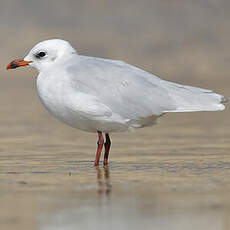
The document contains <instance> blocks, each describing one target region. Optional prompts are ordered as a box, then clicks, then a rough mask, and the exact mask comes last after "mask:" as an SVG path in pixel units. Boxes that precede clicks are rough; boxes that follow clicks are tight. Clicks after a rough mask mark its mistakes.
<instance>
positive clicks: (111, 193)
mask: <svg viewBox="0 0 230 230" xmlns="http://www.w3.org/2000/svg"><path fill="white" fill-rule="evenodd" d="M20 80H23V78H21V79H20ZM16 81H18V82H19V80H16ZM10 82H11V80H7V79H5V80H4V81H3V84H4V85H5V86H6V87H5V89H4V87H3V90H2V91H1V93H0V94H1V95H0V96H1V97H0V103H1V104H3V105H4V106H2V107H1V119H0V127H1V129H0V137H1V138H0V166H1V167H0V203H1V209H0V229H4V230H8V229H17V230H21V229H23V230H24V229H39V230H53V229H55V230H56V229H58V230H59V229H60V230H61V229H62V230H63V229H65V230H72V229H108V228H109V229H140V228H142V227H144V228H145V229H162V230H164V229H215V230H216V229H229V228H230V222H229V219H230V200H229V192H230V177H229V176H230V155H229V147H230V144H229V137H230V132H229V128H228V127H229V120H228V119H227V118H228V116H229V112H228V110H226V111H225V112H212V113H211V112H210V113H184V114H182V113H181V114H169V115H166V116H164V117H162V118H160V120H159V124H158V125H156V126H154V127H152V128H145V129H141V130H138V131H137V132H134V133H122V134H113V135H112V150H111V155H110V164H109V166H108V167H103V166H102V163H101V164H100V166H99V167H97V168H95V167H94V166H93V160H94V155H95V149H96V141H97V140H96V139H97V135H96V134H95V135H94V134H88V133H84V132H81V131H78V130H75V129H72V128H69V127H67V126H65V125H62V124H61V123H59V122H58V121H56V120H54V119H53V118H51V116H50V115H49V114H48V113H47V112H46V111H45V110H44V109H43V108H42V106H41V105H40V102H39V101H38V99H37V96H36V93H35V90H34V89H33V88H31V89H30V88H29V87H25V85H23V84H22V85H20V84H19V85H17V87H16V90H15V88H10V87H7V84H10ZM23 82H26V81H24V80H23ZM25 84H31V85H33V83H32V82H28V83H25ZM6 95H7V96H6ZM31 102H32V103H31Z"/></svg>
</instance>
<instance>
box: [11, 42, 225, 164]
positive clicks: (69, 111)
mask: <svg viewBox="0 0 230 230" xmlns="http://www.w3.org/2000/svg"><path fill="white" fill-rule="evenodd" d="M20 66H30V67H33V68H35V69H36V70H37V71H38V73H39V74H38V77H37V79H36V86H37V91H38V96H39V98H40V100H41V102H42V104H43V105H44V106H45V108H46V109H47V110H48V111H49V112H50V113H51V114H52V115H53V116H54V117H56V118H57V119H58V120H60V121H62V122H64V123H66V124H67V125H70V126H72V127H74V128H78V129H80V130H84V131H87V132H93V133H97V135H98V142H97V144H98V145H97V152H96V158H95V162H94V165H95V166H97V165H98V164H99V161H100V156H101V152H102V149H103V145H104V147H105V152H104V165H107V164H108V157H109V151H110V146H111V141H110V137H109V134H110V133H112V132H123V131H127V130H135V129H138V128H142V127H147V126H152V125H154V124H155V123H156V120H157V118H159V117H160V116H162V115H164V114H166V113H175V112H195V111H218V110H224V108H225V106H224V105H223V103H225V102H227V99H226V98H225V97H224V96H222V95H219V94H216V93H214V92H213V91H211V90H208V89H202V88H197V87H192V86H187V85H181V84H177V83H173V82H169V81H165V80H163V79H160V78H159V77H157V76H155V75H153V74H151V73H148V72H146V71H144V70H142V69H140V68H137V67H135V66H132V65H129V64H127V63H125V62H123V61H118V60H110V59H104V58H97V57H89V56H83V55H79V54H78V53H77V51H76V50H75V49H74V48H73V46H72V45H71V44H70V43H69V42H68V41H65V40H61V39H50V40H45V41H42V42H39V43H38V44H36V45H35V46H34V47H33V48H32V49H31V50H30V51H29V53H28V54H27V55H26V56H25V58H23V59H16V60H14V61H12V62H10V63H9V64H8V66H7V69H15V68H17V67H20ZM103 133H104V134H105V142H104V138H103Z"/></svg>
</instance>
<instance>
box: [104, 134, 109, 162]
mask: <svg viewBox="0 0 230 230" xmlns="http://www.w3.org/2000/svg"><path fill="white" fill-rule="evenodd" d="M105 138H106V140H105V154H104V165H107V164H108V158H109V150H110V146H111V141H110V138H109V134H108V133H106V134H105Z"/></svg>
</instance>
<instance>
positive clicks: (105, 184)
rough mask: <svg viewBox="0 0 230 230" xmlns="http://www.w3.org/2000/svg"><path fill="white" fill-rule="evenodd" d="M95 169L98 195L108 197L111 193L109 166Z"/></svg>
mask: <svg viewBox="0 0 230 230" xmlns="http://www.w3.org/2000/svg"><path fill="white" fill-rule="evenodd" d="M95 168H96V170H97V183H98V194H100V195H103V194H105V195H106V196H108V195H109V194H110V193H111V191H112V185H111V181H110V170H109V166H104V167H103V168H100V167H99V166H96V167H95Z"/></svg>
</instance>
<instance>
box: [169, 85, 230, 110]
mask: <svg viewBox="0 0 230 230" xmlns="http://www.w3.org/2000/svg"><path fill="white" fill-rule="evenodd" d="M167 88H168V89H170V90H168V92H169V96H170V97H171V98H172V100H173V101H174V103H175V107H176V109H174V110H169V111H165V112H195V111H218V110H224V109H225V106H224V103H227V102H228V99H227V98H226V97H224V96H222V95H220V94H217V93H215V92H213V91H212V90H208V89H202V88H197V87H192V86H186V85H180V84H176V83H170V84H168V86H167Z"/></svg>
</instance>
